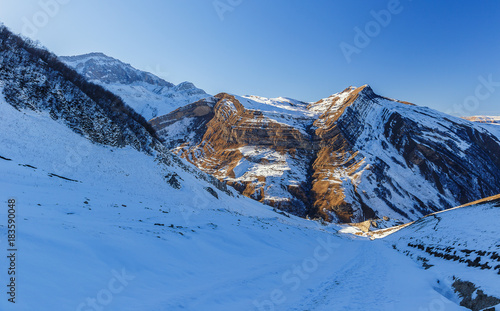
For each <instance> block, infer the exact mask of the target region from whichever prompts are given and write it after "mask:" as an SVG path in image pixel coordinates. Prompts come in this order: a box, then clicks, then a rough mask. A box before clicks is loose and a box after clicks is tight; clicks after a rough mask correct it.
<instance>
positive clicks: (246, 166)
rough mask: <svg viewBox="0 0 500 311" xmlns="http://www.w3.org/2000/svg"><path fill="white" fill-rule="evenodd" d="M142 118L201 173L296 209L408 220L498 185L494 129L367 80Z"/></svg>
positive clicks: (353, 218)
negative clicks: (323, 92)
mask: <svg viewBox="0 0 500 311" xmlns="http://www.w3.org/2000/svg"><path fill="white" fill-rule="evenodd" d="M150 123H151V124H152V125H153V127H154V128H155V129H156V131H157V133H158V135H159V137H160V138H161V139H162V140H164V142H165V144H166V145H167V146H168V147H169V148H171V149H172V150H174V152H176V153H177V154H179V155H180V156H182V157H183V158H185V159H187V160H188V161H190V162H191V163H193V164H195V165H196V166H198V167H199V168H201V169H202V170H204V171H205V172H208V173H210V174H212V175H214V176H216V177H217V178H219V179H221V180H225V181H227V182H228V183H229V184H230V185H232V186H233V187H234V188H236V189H237V190H238V191H240V192H241V193H243V194H244V195H246V196H249V197H252V198H254V199H256V200H259V201H261V202H263V203H266V204H269V205H271V206H275V207H277V208H279V209H282V210H285V211H289V212H292V213H294V214H296V215H300V216H309V217H318V216H319V217H323V218H325V219H328V220H330V221H340V222H358V221H363V220H365V219H369V218H382V217H383V216H387V217H389V218H395V219H399V220H414V219H417V218H419V217H421V216H423V215H426V214H429V213H431V212H435V211H439V210H442V209H446V208H450V207H453V206H457V205H460V204H464V203H468V202H471V201H474V200H477V199H481V198H484V197H487V196H490V195H494V194H497V193H500V141H499V138H498V136H497V134H495V133H496V132H494V131H490V130H489V128H488V127H486V126H482V125H476V124H474V123H472V122H470V121H466V120H463V119H460V118H455V117H452V116H449V115H446V114H443V113H440V112H437V111H434V110H431V109H428V108H424V107H419V106H415V105H412V104H410V103H407V102H401V101H397V100H393V99H389V98H385V97H382V96H379V95H377V94H375V93H374V92H373V90H372V89H371V88H370V87H369V86H363V87H359V88H354V87H350V88H348V89H346V90H344V91H343V92H340V93H337V94H334V95H332V96H331V97H329V98H326V99H323V100H320V101H318V102H316V103H310V104H307V103H303V102H300V101H296V100H291V99H287V98H277V99H266V98H261V97H255V96H247V97H239V96H234V95H229V94H224V93H223V94H219V95H217V96H215V97H212V98H208V99H204V100H201V101H198V102H195V103H193V104H190V105H188V106H185V107H182V108H179V109H177V110H175V111H173V112H172V113H170V114H167V115H165V116H161V117H158V118H155V119H153V120H151V121H150ZM464 176H467V177H466V178H464Z"/></svg>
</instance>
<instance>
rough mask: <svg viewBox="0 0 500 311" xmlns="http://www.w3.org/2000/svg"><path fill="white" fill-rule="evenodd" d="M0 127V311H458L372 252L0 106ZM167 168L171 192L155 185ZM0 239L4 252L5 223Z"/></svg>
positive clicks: (397, 262)
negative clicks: (5, 292) (9, 294)
mask: <svg viewBox="0 0 500 311" xmlns="http://www.w3.org/2000/svg"><path fill="white" fill-rule="evenodd" d="M0 125H1V128H2V131H1V132H0V135H1V136H0V140H1V142H2V143H1V144H0V156H2V158H0V171H1V172H2V174H1V175H0V189H2V191H1V196H2V202H3V203H2V204H5V201H6V200H7V199H8V198H15V199H16V201H17V219H18V228H17V230H18V235H17V236H18V237H17V243H18V248H19V251H18V262H17V266H18V276H17V284H18V285H17V286H18V296H17V303H16V305H15V307H13V306H12V305H10V304H9V303H8V302H7V300H6V299H1V300H0V309H1V310H37V311H45V310H51V311H52V310H91V309H92V308H91V306H92V305H94V304H95V305H96V306H97V308H103V309H104V310H119V311H127V310H155V311H161V310H169V311H170V310H218V311H220V310H269V309H270V308H271V307H270V306H273V307H275V310H306V309H307V310H332V309H335V310H368V309H369V310H403V309H404V310H421V308H427V307H428V306H430V305H432V304H433V303H435V302H436V301H438V302H442V303H446V305H447V308H448V309H447V310H462V309H461V308H460V307H458V306H457V305H456V304H454V303H452V302H449V300H448V299H446V298H444V297H443V296H442V295H440V294H439V293H438V292H437V291H435V290H434V288H433V282H434V280H435V276H434V275H433V274H432V273H430V272H429V271H424V270H422V269H421V268H419V266H418V265H417V264H416V263H414V262H413V261H411V260H410V259H409V258H406V257H405V256H404V255H402V254H398V253H397V252H395V251H394V250H393V249H391V248H390V247H388V246H386V245H385V244H383V243H378V244H374V243H372V242H370V241H367V240H351V239H349V238H346V237H341V236H338V235H337V234H336V233H335V232H336V228H335V227H334V226H332V225H330V226H322V225H319V224H318V223H316V222H312V221H307V220H303V219H299V218H295V217H293V216H291V217H286V216H284V215H280V214H277V213H275V212H272V211H271V209H270V208H269V207H266V206H264V205H261V204H259V203H257V202H255V201H253V200H250V199H246V198H244V197H231V196H228V195H227V194H225V193H224V192H220V191H217V190H214V189H212V191H215V193H216V194H217V196H218V199H217V198H215V196H213V195H212V194H211V192H209V191H206V190H205V189H204V188H206V187H211V185H210V184H207V183H206V182H204V181H202V180H199V179H197V178H196V177H194V176H193V175H192V174H191V173H188V172H186V171H184V170H182V169H180V168H178V167H176V166H165V165H159V164H158V163H156V162H154V158H153V157H152V156H147V155H145V154H143V153H140V152H138V151H136V150H134V149H132V148H129V147H127V148H113V147H107V146H103V145H99V144H91V143H89V142H88V141H87V140H86V139H84V138H83V137H81V136H79V135H78V134H76V133H74V132H73V131H71V130H70V129H68V128H67V127H66V126H65V125H64V124H62V123H60V122H56V121H54V120H52V119H51V118H50V117H49V116H48V115H47V114H45V113H40V112H34V111H27V110H21V111H17V110H15V109H14V108H13V107H12V106H10V105H8V104H6V103H5V102H4V101H3V100H1V99H0ZM9 159H10V160H9ZM26 165H30V166H31V167H28V166H26ZM173 172H175V173H177V174H178V175H179V177H180V178H181V179H179V180H180V182H181V188H180V189H175V188H173V187H171V186H170V185H169V184H168V183H166V182H165V179H164V176H165V174H171V173H173ZM50 173H55V174H58V175H60V176H64V177H66V178H70V179H72V180H74V181H69V180H65V179H61V178H58V177H50V176H49V174H50ZM6 217H7V215H6V209H4V208H3V209H1V212H0V219H6ZM0 232H1V234H0V237H1V241H2V245H5V244H4V243H5V240H6V235H7V229H6V223H5V222H0ZM2 252H3V251H2ZM367 254H370V256H367ZM0 258H1V259H0V266H1V267H2V268H1V269H2V271H6V269H7V264H8V262H7V258H6V256H1V257H0ZM47 297H50V299H48V298H47ZM4 298H5V297H4ZM272 301H273V302H272Z"/></svg>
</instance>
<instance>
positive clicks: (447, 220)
mask: <svg viewBox="0 0 500 311" xmlns="http://www.w3.org/2000/svg"><path fill="white" fill-rule="evenodd" d="M498 219H500V195H497V196H493V197H489V198H486V199H483V200H480V201H477V202H473V203H471V204H467V205H464V206H460V207H457V208H453V209H450V210H447V211H444V212H438V213H434V214H431V215H428V216H426V217H424V218H422V219H420V220H418V221H416V222H414V223H413V224H410V225H409V226H407V227H405V228H403V229H401V230H399V231H397V232H396V233H393V234H391V235H389V236H388V237H386V238H385V239H384V241H386V242H387V243H390V244H391V245H393V247H394V248H395V249H397V250H398V251H400V252H401V253H404V254H406V255H407V256H410V257H411V258H412V259H414V260H415V261H417V262H419V263H420V264H422V265H423V266H424V267H426V268H427V269H429V270H430V271H434V272H437V273H438V275H439V278H440V279H441V283H440V284H436V287H437V288H438V289H440V291H441V293H442V294H443V295H445V296H446V295H449V296H448V297H451V295H452V294H451V293H452V292H453V291H455V292H457V293H458V294H459V296H460V298H459V301H458V302H459V303H460V304H461V305H462V306H465V307H467V308H469V309H472V310H483V309H486V308H489V307H493V306H495V305H497V308H500V282H499V279H500V237H499V235H498V231H499V230H498ZM492 310H495V309H492Z"/></svg>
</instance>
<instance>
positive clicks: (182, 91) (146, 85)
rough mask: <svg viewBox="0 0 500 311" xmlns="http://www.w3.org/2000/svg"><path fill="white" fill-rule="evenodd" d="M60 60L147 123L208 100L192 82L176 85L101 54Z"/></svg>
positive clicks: (61, 58)
mask: <svg viewBox="0 0 500 311" xmlns="http://www.w3.org/2000/svg"><path fill="white" fill-rule="evenodd" d="M59 59H60V60H61V61H62V62H64V63H65V64H67V65H68V66H70V67H72V68H73V69H75V70H76V71H77V72H78V73H80V74H82V75H83V76H84V77H85V78H86V79H87V80H89V81H91V82H93V83H96V84H99V85H101V86H103V87H104V88H106V89H107V90H110V91H111V92H113V93H114V94H116V95H118V96H120V97H121V98H122V99H123V100H124V102H125V103H127V104H128V105H129V106H131V107H132V108H134V109H135V110H136V111H137V112H138V113H139V114H141V115H142V116H143V117H145V118H146V119H148V120H149V119H151V118H154V117H156V116H159V115H163V114H166V113H169V112H171V111H172V110H174V109H176V108H178V107H181V106H184V105H187V104H189V103H192V102H195V101H197V100H199V99H201V98H205V97H207V96H209V95H208V94H207V93H205V91H203V90H201V89H199V88H197V87H195V86H194V84H192V83H190V82H183V83H180V84H179V85H174V84H172V83H170V82H167V81H165V80H163V79H161V78H159V77H157V76H155V75H153V74H151V73H149V72H145V71H141V70H138V69H136V68H134V67H132V66H131V65H129V64H125V63H123V62H121V61H119V60H117V59H115V58H112V57H109V56H106V55H104V54H102V53H90V54H85V55H78V56H62V57H59Z"/></svg>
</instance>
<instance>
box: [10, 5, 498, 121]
mask: <svg viewBox="0 0 500 311" xmlns="http://www.w3.org/2000/svg"><path fill="white" fill-rule="evenodd" d="M0 21H3V22H4V23H5V25H6V26H8V27H10V28H11V29H12V30H13V31H14V32H17V33H23V34H25V35H29V36H30V37H32V38H34V39H37V40H39V41H40V42H41V43H42V44H43V45H45V46H46V47H48V48H49V49H50V50H52V51H54V52H55V53H56V54H59V55H76V54H82V53H87V52H93V51H99V52H104V53H106V54H108V55H110V56H113V57H115V58H118V59H120V60H122V61H124V62H127V63H130V64H132V65H133V66H135V67H137V68H140V69H143V70H148V71H151V72H153V73H156V74H158V75H160V76H162V77H163V78H165V79H167V80H168V81H171V82H173V83H179V82H182V81H185V80H188V81H191V82H194V83H195V84H196V85H197V86H198V87H200V88H203V89H205V90H206V91H207V92H209V93H212V94H216V93H218V92H223V91H225V92H230V93H236V94H241V95H246V94H254V95H261V96H266V97H277V96H286V97H292V98H296V99H299V100H304V101H316V100H319V99H320V98H323V97H327V96H329V95H331V94H332V93H335V92H338V91H341V90H343V89H344V88H346V87H347V86H349V85H358V86H359V85H363V84H370V85H371V86H372V87H373V89H374V90H375V92H377V93H379V94H381V95H384V96H387V97H392V98H397V99H401V100H407V101H410V102H413V103H416V104H418V105H423V106H429V107H431V108H435V109H438V110H441V111H444V112H448V113H452V114H455V115H479V114H489V115H500V58H499V55H500V1H496V0H491V1H451V0H442V1H422V0H413V1H411V0H400V1H396V0H390V1H388V0H380V1H379V0H363V1H361V0H352V1H334V0H317V1H305V0H301V1H299V0H272V1H269V0H215V1H212V0H144V1H130V0H106V1H102V0H99V1H97V0H23V1H18V0H0ZM360 33H361V34H360ZM363 38H364V39H365V40H363ZM342 47H343V48H344V50H345V51H344V52H343V49H342ZM346 47H348V48H346ZM346 51H347V52H346ZM346 54H348V57H346ZM487 81H490V82H487Z"/></svg>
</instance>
